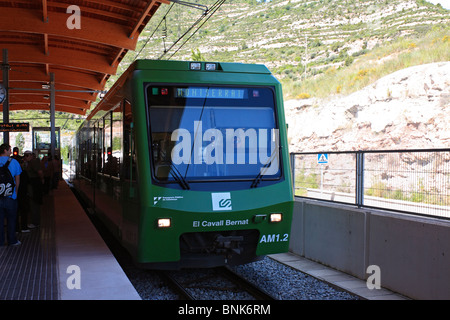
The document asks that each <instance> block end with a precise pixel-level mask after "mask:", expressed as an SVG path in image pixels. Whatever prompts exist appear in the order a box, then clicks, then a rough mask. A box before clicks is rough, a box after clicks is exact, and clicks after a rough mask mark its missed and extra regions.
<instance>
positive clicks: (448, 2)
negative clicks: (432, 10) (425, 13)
mask: <svg viewBox="0 0 450 320" xmlns="http://www.w3.org/2000/svg"><path fill="white" fill-rule="evenodd" d="M427 1H428V2H431V3H434V4H438V3H440V4H441V6H442V7H443V8H446V9H450V0H427Z"/></svg>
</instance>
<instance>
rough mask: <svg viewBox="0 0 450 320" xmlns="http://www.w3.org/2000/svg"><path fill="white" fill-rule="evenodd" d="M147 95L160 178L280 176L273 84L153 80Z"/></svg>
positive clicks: (176, 179) (176, 180)
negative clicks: (180, 83)
mask: <svg viewBox="0 0 450 320" xmlns="http://www.w3.org/2000/svg"><path fill="white" fill-rule="evenodd" d="M147 97H148V105H149V119H150V130H151V133H150V134H151V146H152V151H151V152H152V158H153V173H154V177H155V178H156V179H157V180H159V181H161V182H180V179H181V180H183V181H184V182H190V181H197V182H199V181H212V180H218V181H222V180H255V179H264V180H267V179H272V180H277V179H280V177H281V168H280V152H279V142H278V138H279V135H278V128H277V121H276V119H277V117H276V111H275V93H274V90H273V88H271V87H216V86H201V85H195V86H178V85H177V86H174V85H151V84H150V85H149V86H148V87H147Z"/></svg>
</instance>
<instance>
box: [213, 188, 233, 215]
mask: <svg viewBox="0 0 450 320" xmlns="http://www.w3.org/2000/svg"><path fill="white" fill-rule="evenodd" d="M211 200H212V207H213V211H220V210H232V206H231V194H230V193H229V192H222V193H211Z"/></svg>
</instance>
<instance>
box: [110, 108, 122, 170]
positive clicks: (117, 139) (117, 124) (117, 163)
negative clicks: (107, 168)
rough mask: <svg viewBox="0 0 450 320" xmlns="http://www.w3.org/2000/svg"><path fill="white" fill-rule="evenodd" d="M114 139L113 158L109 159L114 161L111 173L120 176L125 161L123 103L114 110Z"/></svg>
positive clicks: (112, 142) (112, 144) (112, 145)
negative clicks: (123, 149)
mask: <svg viewBox="0 0 450 320" xmlns="http://www.w3.org/2000/svg"><path fill="white" fill-rule="evenodd" d="M111 116H112V126H111V130H112V134H111V135H112V141H111V158H109V161H111V162H112V172H111V175H113V176H115V177H119V173H120V167H121V164H122V163H123V151H122V142H123V141H122V140H123V115H122V104H120V105H119V107H117V108H116V109H114V110H113V111H112V114H111Z"/></svg>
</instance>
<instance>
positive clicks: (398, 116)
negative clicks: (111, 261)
mask: <svg viewBox="0 0 450 320" xmlns="http://www.w3.org/2000/svg"><path fill="white" fill-rule="evenodd" d="M285 113H286V120H287V122H288V124H289V139H290V152H307V151H318V152H319V151H350V150H395V149H424V148H449V147H450V62H439V63H432V64H426V65H420V66H415V67H411V68H407V69H403V70H400V71H397V72H395V73H392V74H390V75H388V76H386V77H383V78H381V79H379V80H378V81H377V82H375V83H373V84H372V85H369V86H367V87H366V88H364V89H362V90H360V91H358V92H355V93H353V94H351V95H348V96H345V97H342V96H341V97H337V98H334V99H326V100H325V99H323V100H319V99H304V100H289V101H285Z"/></svg>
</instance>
